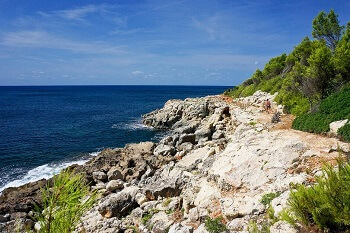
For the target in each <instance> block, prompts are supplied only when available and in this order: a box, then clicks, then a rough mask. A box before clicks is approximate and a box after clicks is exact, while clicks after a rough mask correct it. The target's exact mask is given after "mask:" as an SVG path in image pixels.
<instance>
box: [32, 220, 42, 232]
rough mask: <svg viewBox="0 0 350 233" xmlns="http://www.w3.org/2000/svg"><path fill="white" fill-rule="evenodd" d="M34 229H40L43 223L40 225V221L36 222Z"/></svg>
mask: <svg viewBox="0 0 350 233" xmlns="http://www.w3.org/2000/svg"><path fill="white" fill-rule="evenodd" d="M34 229H35V230H36V231H38V232H39V231H40V229H41V225H40V223H39V222H36V223H35V224H34Z"/></svg>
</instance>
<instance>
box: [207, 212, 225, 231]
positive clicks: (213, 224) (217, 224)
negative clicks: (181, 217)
mask: <svg viewBox="0 0 350 233" xmlns="http://www.w3.org/2000/svg"><path fill="white" fill-rule="evenodd" d="M222 220H223V219H222V217H221V216H220V217H217V218H215V219H211V218H207V219H206V220H205V229H207V231H209V232H210V233H220V232H223V231H226V230H227V228H226V226H225V224H223V223H222Z"/></svg>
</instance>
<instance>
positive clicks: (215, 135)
mask: <svg viewBox="0 0 350 233" xmlns="http://www.w3.org/2000/svg"><path fill="white" fill-rule="evenodd" d="M224 137H225V134H224V132H222V131H221V130H218V131H215V133H213V136H212V138H213V140H216V139H220V138H224Z"/></svg>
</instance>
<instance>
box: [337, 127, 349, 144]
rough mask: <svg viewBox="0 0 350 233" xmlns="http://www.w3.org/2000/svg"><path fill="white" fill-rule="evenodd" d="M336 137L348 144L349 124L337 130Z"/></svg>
mask: <svg viewBox="0 0 350 233" xmlns="http://www.w3.org/2000/svg"><path fill="white" fill-rule="evenodd" d="M338 135H339V136H340V138H341V139H342V140H344V141H347V142H350V124H349V123H348V124H346V125H344V126H343V127H341V128H340V129H338Z"/></svg>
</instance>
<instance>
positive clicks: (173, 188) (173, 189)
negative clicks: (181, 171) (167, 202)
mask: <svg viewBox="0 0 350 233" xmlns="http://www.w3.org/2000/svg"><path fill="white" fill-rule="evenodd" d="M144 190H145V195H146V197H147V198H148V199H149V200H155V199H157V198H158V197H174V196H178V195H180V193H181V183H180V180H179V179H174V178H167V179H157V180H156V181H155V182H153V183H151V184H149V185H147V186H146V187H145V188H144Z"/></svg>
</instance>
